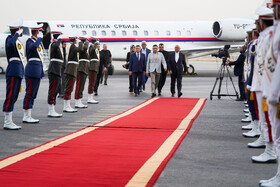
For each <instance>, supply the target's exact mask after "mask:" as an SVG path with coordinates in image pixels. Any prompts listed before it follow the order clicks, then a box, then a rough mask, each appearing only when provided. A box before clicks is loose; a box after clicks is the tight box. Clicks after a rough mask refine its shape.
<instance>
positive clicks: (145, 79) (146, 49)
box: [141, 41, 151, 91]
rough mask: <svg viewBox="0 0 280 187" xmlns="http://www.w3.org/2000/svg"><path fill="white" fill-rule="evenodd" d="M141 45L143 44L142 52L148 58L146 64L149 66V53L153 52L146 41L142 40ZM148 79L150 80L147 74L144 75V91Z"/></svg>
mask: <svg viewBox="0 0 280 187" xmlns="http://www.w3.org/2000/svg"><path fill="white" fill-rule="evenodd" d="M141 46H142V49H141V53H142V54H144V55H145V59H146V62H145V66H147V60H148V55H149V54H150V53H151V50H150V49H148V48H147V43H146V41H142V43H141ZM147 81H148V77H147V76H146V75H143V91H145V85H146V82H147Z"/></svg>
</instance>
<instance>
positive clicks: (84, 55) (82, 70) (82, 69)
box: [75, 36, 89, 108]
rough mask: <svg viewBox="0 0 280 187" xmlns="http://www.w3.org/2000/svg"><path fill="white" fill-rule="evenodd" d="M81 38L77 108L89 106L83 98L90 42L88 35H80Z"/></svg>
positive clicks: (76, 93) (76, 91) (76, 95)
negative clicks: (83, 101) (84, 102)
mask: <svg viewBox="0 0 280 187" xmlns="http://www.w3.org/2000/svg"><path fill="white" fill-rule="evenodd" d="M80 40H81V42H80V43H82V45H83V48H82V51H80V52H79V66H78V74H77V82H76V90H75V108H87V105H84V104H83V103H82V98H83V91H84V87H85V83H86V79H87V75H88V68H89V55H88V48H89V42H88V39H87V37H86V36H83V37H80Z"/></svg>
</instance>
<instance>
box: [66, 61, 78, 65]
mask: <svg viewBox="0 0 280 187" xmlns="http://www.w3.org/2000/svg"><path fill="white" fill-rule="evenodd" d="M68 64H79V63H78V62H76V61H68Z"/></svg>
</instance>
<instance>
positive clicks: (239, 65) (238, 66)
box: [226, 46, 246, 101]
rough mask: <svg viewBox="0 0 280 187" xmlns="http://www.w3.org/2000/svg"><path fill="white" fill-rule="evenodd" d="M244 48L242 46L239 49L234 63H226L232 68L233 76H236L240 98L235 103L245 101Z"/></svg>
mask: <svg viewBox="0 0 280 187" xmlns="http://www.w3.org/2000/svg"><path fill="white" fill-rule="evenodd" d="M244 49H245V47H244V46H242V47H241V48H240V55H239V57H238V59H237V60H236V61H234V62H230V61H227V63H226V65H229V66H234V75H235V76H238V86H239V92H240V98H239V99H237V100H236V101H244V100H245V87H244V82H243V68H244V62H245V58H246V57H245V50H244Z"/></svg>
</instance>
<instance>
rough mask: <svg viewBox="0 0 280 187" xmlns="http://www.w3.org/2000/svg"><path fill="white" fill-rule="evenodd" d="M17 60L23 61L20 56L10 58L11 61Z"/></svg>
mask: <svg viewBox="0 0 280 187" xmlns="http://www.w3.org/2000/svg"><path fill="white" fill-rule="evenodd" d="M15 60H17V61H21V60H20V58H18V57H12V58H10V59H9V62H11V61H15Z"/></svg>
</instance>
